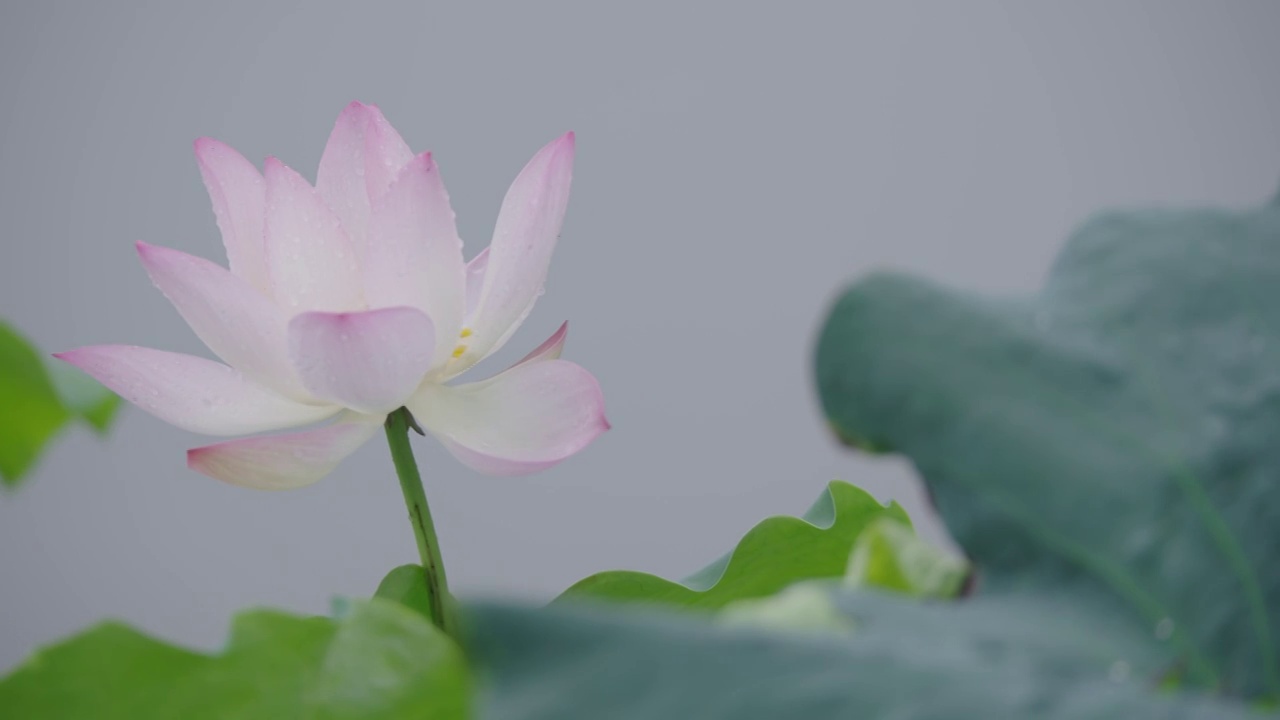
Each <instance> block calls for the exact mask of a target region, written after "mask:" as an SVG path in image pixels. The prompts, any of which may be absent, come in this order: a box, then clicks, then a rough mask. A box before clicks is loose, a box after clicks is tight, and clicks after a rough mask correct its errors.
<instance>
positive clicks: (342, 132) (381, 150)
mask: <svg viewBox="0 0 1280 720" xmlns="http://www.w3.org/2000/svg"><path fill="white" fill-rule="evenodd" d="M412 159H413V152H412V151H411V150H410V149H409V146H408V145H406V144H405V142H404V140H402V139H401V138H400V134H399V133H397V132H396V130H395V128H393V127H391V123H389V122H387V119H386V118H385V117H383V115H382V111H381V110H379V109H378V108H377V106H374V105H365V104H363V103H358V102H353V103H351V104H350V105H348V106H347V107H346V109H345V110H343V111H342V114H341V115H339V116H338V121H337V122H336V123H335V124H334V126H333V133H332V134H330V135H329V144H328V145H326V146H325V149H324V155H323V156H322V157H321V158H320V169H319V171H318V172H317V173H316V191H317V192H319V193H320V197H322V198H324V200H325V202H326V203H327V204H328V205H329V207H331V208H333V211H334V212H336V213H337V214H338V217H339V218H341V219H342V224H343V227H345V228H346V230H347V234H348V235H349V236H350V237H351V239H352V242H353V243H354V245H355V248H356V251H357V252H359V253H362V254H363V252H364V249H365V247H366V245H367V237H368V230H369V213H370V206H371V202H372V201H373V200H376V199H378V198H379V197H380V196H381V195H382V193H384V192H386V190H387V188H388V187H390V186H391V183H392V181H394V180H395V178H396V176H397V175H399V173H400V169H401V168H403V167H404V166H405V165H406V164H408V162H409V161H410V160H412Z"/></svg>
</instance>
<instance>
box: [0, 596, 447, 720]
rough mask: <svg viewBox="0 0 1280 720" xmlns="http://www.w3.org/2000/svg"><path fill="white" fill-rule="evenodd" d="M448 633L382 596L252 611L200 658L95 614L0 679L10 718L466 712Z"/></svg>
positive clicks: (3, 712)
mask: <svg viewBox="0 0 1280 720" xmlns="http://www.w3.org/2000/svg"><path fill="white" fill-rule="evenodd" d="M469 692H470V690H469V686H468V679H467V671H466V668H465V665H464V663H463V661H462V657H461V653H460V652H459V651H458V648H457V646H456V645H454V643H453V642H452V641H451V640H449V639H448V638H446V637H445V636H444V635H442V634H440V633H439V632H438V631H437V630H436V629H435V628H434V626H432V625H431V624H430V623H429V622H427V621H426V620H425V619H423V618H422V617H420V616H419V615H417V614H416V613H414V612H412V611H410V610H407V609H405V608H403V607H401V606H400V605H398V604H396V603H392V602H387V601H382V600H372V601H369V602H365V603H357V604H354V605H353V606H352V607H351V608H350V610H349V611H348V612H347V613H346V615H345V616H344V617H343V619H342V620H340V621H334V620H330V619H328V618H322V617H310V618H303V617H296V616H292V615H288V614H285V613H281V612H275V611H268V610H255V611H250V612H246V613H243V614H241V615H239V616H237V617H236V619H235V620H234V622H233V624H232V628H231V637H230V640H229V641H228V643H227V647H226V649H225V650H224V651H223V652H222V653H221V654H220V655H217V656H208V655H203V654H200V653H195V652H191V651H189V650H185V649H181V648H177V647H174V646H172V645H168V644H165V643H163V642H160V641H158V640H154V639H152V638H149V637H147V636H145V635H143V634H141V633H139V632H137V631H136V630H133V629H131V628H128V627H126V626H124V625H120V624H118V623H104V624H102V625H99V626H97V627H95V628H92V629H90V630H88V631H86V632H84V633H81V634H80V635H77V636H75V637H73V638H71V639H69V640H65V641H63V642H61V643H59V644H57V645H54V646H52V647H49V648H46V649H44V650H41V651H39V652H38V653H37V654H36V655H35V656H33V657H32V658H31V659H30V660H28V661H27V663H26V664H25V665H23V666H21V667H19V668H18V669H17V670H16V671H15V672H14V673H13V674H12V675H10V676H9V677H7V678H5V679H4V680H2V681H0V716H3V717H6V718H8V717H12V718H15V719H16V718H42V719H43V718H66V719H67V720H71V719H72V718H76V719H80V718H94V719H95V720H115V719H117V718H119V720H146V719H147V718H156V719H157V720H159V719H161V718H164V719H166V720H168V719H170V718H184V719H188V718H189V719H192V720H197V719H199V718H210V719H213V718H242V719H244V720H251V719H255V718H263V719H264V720H266V719H268V718H271V719H274V718H334V719H337V718H410V717H417V718H433V719H434V718H442V719H446V720H448V719H453V718H465V717H468V716H469V715H468V711H467V705H468V696H469Z"/></svg>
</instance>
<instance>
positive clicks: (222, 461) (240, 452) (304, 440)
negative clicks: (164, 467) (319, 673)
mask: <svg viewBox="0 0 1280 720" xmlns="http://www.w3.org/2000/svg"><path fill="white" fill-rule="evenodd" d="M380 422H381V418H378V417H369V416H358V415H354V414H349V415H348V416H344V418H343V419H341V420H339V421H338V422H336V423H334V424H332V425H326V426H325V427H322V428H316V429H314V430H305V431H303V432H297V433H290V434H288V435H269V436H266V437H251V438H244V439H242V440H231V441H228V442H224V443H218V444H217V445H208V446H206V447H200V448H194V449H192V450H188V451H187V467H189V468H191V469H192V470H195V471H196V472H200V473H204V474H205V475H208V476H209V477H211V478H214V479H216V480H222V481H223V482H227V483H231V484H232V485H240V486H243V487H249V488H255V489H258V490H288V489H291V488H299V487H303V486H305V485H310V484H311V483H314V482H315V481H317V480H319V479H320V478H322V477H324V476H325V475H328V474H329V473H330V472H332V471H333V469H334V468H335V467H337V465H338V463H340V462H342V461H343V460H344V459H345V458H346V457H347V456H348V455H350V454H351V453H353V452H355V451H356V449H358V448H359V447H360V446H361V445H363V444H364V443H365V441H367V440H368V439H369V438H370V437H371V436H372V435H373V434H374V433H376V432H377V431H378V426H379V424H380Z"/></svg>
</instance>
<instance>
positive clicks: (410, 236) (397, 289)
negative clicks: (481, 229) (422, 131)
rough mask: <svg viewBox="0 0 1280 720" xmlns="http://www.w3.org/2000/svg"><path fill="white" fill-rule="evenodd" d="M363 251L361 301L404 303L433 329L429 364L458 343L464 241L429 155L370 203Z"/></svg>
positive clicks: (437, 361) (463, 289) (444, 356)
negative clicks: (432, 356)
mask: <svg viewBox="0 0 1280 720" xmlns="http://www.w3.org/2000/svg"><path fill="white" fill-rule="evenodd" d="M369 238H370V243H369V247H368V248H367V249H366V251H365V260H364V278H365V280H364V282H365V297H366V298H367V299H368V302H369V305H370V306H371V307H393V306H397V305H407V306H409V307H415V308H418V309H419V310H421V311H423V312H424V313H426V314H428V315H429V316H430V317H431V321H432V322H434V323H435V327H436V350H435V359H434V362H433V363H432V364H433V365H442V364H444V362H445V361H447V360H448V359H449V357H450V353H451V352H452V351H453V348H454V347H455V346H456V345H457V343H458V339H459V337H458V333H459V331H460V330H461V329H462V315H463V312H464V303H465V295H466V278H465V276H464V272H465V269H464V266H463V264H462V240H460V239H459V238H458V229H457V227H456V226H455V225H454V220H453V209H452V208H451V207H450V206H449V195H448V193H446V192H445V189H444V183H443V182H441V180H440V171H439V169H437V168H436V166H435V163H434V162H432V160H431V154H430V153H423V154H422V155H419V156H418V157H416V158H414V159H413V160H412V161H411V162H410V163H409V164H408V165H406V166H405V167H404V169H403V170H402V171H401V172H400V177H399V178H398V179H397V180H396V182H395V183H394V184H392V186H391V188H390V189H388V190H387V192H386V193H384V194H383V195H382V197H381V198H380V199H378V200H376V201H374V203H373V216H372V218H371V220H370V226H369Z"/></svg>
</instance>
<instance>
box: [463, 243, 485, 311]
mask: <svg viewBox="0 0 1280 720" xmlns="http://www.w3.org/2000/svg"><path fill="white" fill-rule="evenodd" d="M488 269H489V248H485V249H484V250H481V251H480V254H479V255H476V256H475V257H473V258H471V262H469V263H467V317H468V318H470V317H471V316H472V315H473V314H474V313H475V311H476V306H477V305H479V304H480V291H481V290H482V289H484V273H485V270H488Z"/></svg>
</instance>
